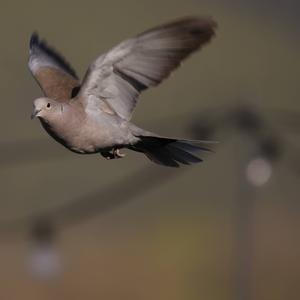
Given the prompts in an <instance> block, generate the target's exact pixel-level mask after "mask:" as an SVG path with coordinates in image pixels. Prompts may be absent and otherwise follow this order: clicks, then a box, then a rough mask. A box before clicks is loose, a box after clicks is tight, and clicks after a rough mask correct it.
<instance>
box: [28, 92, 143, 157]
mask: <svg viewBox="0 0 300 300" xmlns="http://www.w3.org/2000/svg"><path fill="white" fill-rule="evenodd" d="M33 116H34V117H38V118H39V119H40V121H41V124H42V126H43V127H44V128H45V130H46V131H47V132H48V133H49V134H50V135H51V136H52V137H53V138H54V139H55V140H57V141H58V142H59V143H61V144H62V145H64V146H65V147H66V148H68V149H70V150H71V151H73V152H76V153H81V154H92V153H97V152H105V151H110V150H112V149H113V148H116V147H117V148H123V147H126V146H130V145H133V144H134V143H136V142H137V141H138V138H136V137H135V136H134V135H133V134H132V130H135V131H136V132H138V131H139V132H140V133H142V132H143V130H142V129H140V130H138V127H136V126H134V125H133V124H131V123H130V122H127V121H125V120H122V119H121V118H120V117H118V116H116V115H108V114H104V115H103V117H102V118H99V116H98V114H95V112H94V111H91V112H90V113H89V112H85V110H84V108H83V107H82V105H80V102H76V101H73V102H70V103H59V102H56V101H54V100H51V99H48V98H39V99H36V100H35V101H34V109H33ZM145 133H146V131H145Z"/></svg>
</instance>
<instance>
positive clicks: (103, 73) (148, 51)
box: [28, 17, 216, 167]
mask: <svg viewBox="0 0 300 300" xmlns="http://www.w3.org/2000/svg"><path fill="white" fill-rule="evenodd" d="M215 28H216V23H215V22H214V21H213V20H212V19H211V18H198V17H188V18H184V19H181V20H177V21H174V22H171V23H167V24H164V25H161V26H158V27H155V28H153V29H150V30H148V31H145V32H143V33H141V34H139V35H137V36H136V37H134V38H131V39H127V40H125V41H123V42H122V43H120V44H119V45H117V46H116V47H114V48H113V49H111V50H110V51H108V52H107V53H105V54H102V55H100V56H99V57H98V58H97V59H96V60H95V61H94V62H93V63H92V64H91V65H90V67H89V68H88V70H87V72H86V75H85V76H84V79H83V81H82V82H80V81H79V79H78V77H77V75H76V73H75V71H74V70H73V69H72V67H71V66H70V65H69V64H68V63H67V62H66V60H65V59H64V58H63V57H62V56H60V55H59V54H58V53H57V52H56V51H54V50H53V49H51V48H50V47H49V46H48V45H47V44H46V43H45V42H44V41H40V39H39V37H38V35H37V34H36V33H34V34H33V35H32V37H31V40H30V55H29V63H28V65H29V69H30V70H31V72H32V74H33V76H34V77H35V79H36V80H37V82H38V84H39V85H40V87H41V89H42V90H43V92H44V94H45V97H43V98H39V99H36V100H35V101H34V109H33V113H32V117H38V118H39V120H40V121H41V124H42V125H43V127H44V128H45V130H46V131H47V132H48V133H49V134H50V135H51V136H52V137H53V138H54V139H56V140H57V141H58V142H60V143H61V144H62V145H64V146H65V147H67V148H68V149H70V150H71V151H74V152H77V153H82V154H86V153H101V154H102V155H103V156H104V157H105V158H107V159H114V158H120V157H123V156H124V154H121V153H120V149H122V148H128V149H131V150H134V151H138V152H142V153H144V154H145V155H146V156H147V157H148V158H150V159H151V160H152V161H154V162H156V163H158V164H161V165H166V166H171V167H178V166H179V164H191V163H196V162H200V161H202V160H201V159H200V158H198V157H197V156H196V155H195V153H196V152H201V151H208V150H209V149H208V148H207V147H206V143H205V142H203V141H190V140H178V139H172V138H165V137H161V136H159V135H156V134H154V133H151V132H149V131H145V130H143V129H141V128H139V127H137V126H135V125H134V124H133V123H131V122H130V119H131V116H132V113H133V110H134V108H135V105H136V102H137V100H138V97H139V94H140V93H141V92H142V91H143V90H145V89H147V88H148V87H151V86H156V85H158V84H159V83H160V82H162V81H163V80H164V79H165V78H167V77H168V76H169V75H170V73H171V72H172V71H173V70H174V69H176V68H177V67H178V66H179V65H180V62H181V61H182V60H183V59H185V58H186V57H188V56H189V55H190V54H191V53H192V52H194V51H196V50H198V49H200V48H201V47H202V46H203V45H204V44H206V43H208V42H209V41H210V40H211V38H212V37H213V36H214V34H215Z"/></svg>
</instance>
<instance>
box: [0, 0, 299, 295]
mask: <svg viewBox="0 0 300 300" xmlns="http://www.w3.org/2000/svg"><path fill="white" fill-rule="evenodd" d="M299 8H300V5H299V4H298V2H297V1H293V0H288V1H275V0H274V1H271V0H269V1H267V0H264V1H258V0H257V1H256V0H254V1H250V0H248V1H246V0H241V1H238V0H227V1H226V0H224V1H221V0H219V1H217V0H210V1H208V0H202V1H200V0H185V1H182V0H179V1H169V0H164V1H158V0H152V1H148V0H138V1H135V0H124V1H116V0H110V1H101V0H98V1H87V0H86V1H83V2H79V1H57V0H52V1H42V0H40V1H32V0H28V1H24V2H20V1H5V0H2V1H1V3H0V34H1V37H2V42H1V47H0V53H1V56H0V66H1V68H0V78H1V82H0V90H1V92H2V97H1V110H0V120H1V121H0V122H1V123H0V124H1V126H0V136H1V141H0V144H1V154H2V155H1V158H0V164H1V169H0V182H1V183H0V185H1V189H0V199H1V200H0V266H1V267H0V298H1V299H6V300H10V299H14V300H15V299H22V300H26V299H30V300H35V299H75V300H76V299H83V298H85V299H106V300H109V299H131V300H134V299H149V300H150V299H155V300H159V299H164V300H166V299H173V300H177V299H178V300H183V299H189V300H196V299H197V300H198V299H205V300H216V299H220V300H223V299H224V300H225V299H231V300H232V299H234V300H235V299H237V300H250V299H251V300H252V299H259V300H264V299H266V300H267V299H272V300H277V299H278V300H283V299H297V298H300V287H299V278H300V263H299V259H300V239H299V226H300V219H299V213H300V206H299V192H300V190H299V172H298V173H297V170H298V171H300V168H298V169H297V165H296V164H297V163H298V160H297V158H298V157H299V149H300V148H299V147H300V143H299V132H300V130H299V124H300V123H299V118H298V117H297V116H298V115H297V114H296V112H297V111H298V112H300V105H299V95H300V85H299V78H300V60H299V52H300V41H299V32H300V29H299V23H300V21H299V16H300V14H299ZM186 15H211V16H213V17H214V19H215V20H216V21H217V22H218V24H219V28H218V31H217V37H216V38H215V39H214V40H213V42H212V43H211V44H210V45H208V46H207V47H205V48H204V49H203V50H202V51H201V53H197V54H195V55H194V56H192V57H191V58H190V59H189V60H187V61H186V62H185V63H184V64H183V66H182V67H181V68H180V70H178V71H177V72H175V73H174V74H173V76H172V77H171V78H170V79H168V80H167V81H166V82H164V84H162V85H161V86H160V87H159V88H156V89H151V90H149V91H147V92H146V93H145V94H143V95H142V97H141V100H140V103H139V105H138V107H137V110H136V113H135V116H134V122H135V123H137V124H138V125H139V126H141V127H145V128H147V129H149V130H153V131H155V132H158V133H161V134H164V135H170V136H181V137H186V138H194V137H195V132H194V131H193V130H192V129H191V128H193V126H194V125H195V122H196V123H197V122H198V121H199V122H200V121H201V120H203V119H205V120H212V122H215V121H216V122H218V126H219V127H218V128H219V131H218V132H219V133H218V134H216V136H214V138H216V139H218V140H220V141H221V143H220V144H219V145H218V147H217V149H216V154H214V155H210V156H209V157H207V159H206V160H205V162H204V163H203V164H201V165H197V166H192V167H185V168H181V169H178V170H170V169H168V168H162V167H160V166H156V165H153V164H151V162H149V161H148V160H147V159H146V158H144V157H143V156H142V155H139V154H136V153H128V155H127V157H126V158H124V159H122V160H115V161H106V160H104V159H103V158H102V157H100V156H99V155H93V156H79V155H76V154H73V153H71V152H68V151H67V150H66V149H64V148H63V147H61V146H60V145H59V144H57V143H55V142H54V141H53V140H52V139H51V138H50V137H48V136H47V134H46V133H45V132H44V130H42V129H41V126H40V125H39V124H38V122H36V121H34V122H31V121H30V118H29V116H30V113H31V109H32V101H33V99H35V98H37V97H39V96H41V91H40V90H39V87H38V85H37V84H36V83H35V82H34V79H33V78H32V77H31V74H30V73H29V71H28V69H27V58H28V41H29V38H30V35H31V33H32V32H33V31H35V30H37V31H38V32H39V33H40V35H41V36H42V37H44V38H45V39H46V40H47V41H48V43H49V44H51V45H53V46H54V47H55V48H56V49H58V50H59V51H60V52H61V53H62V54H63V55H65V56H66V57H67V59H68V60H69V61H70V62H71V63H72V65H73V66H74V68H75V69H76V70H77V71H78V73H79V74H80V75H81V76H83V75H84V72H85V70H86V68H87V66H88V64H89V63H90V62H91V61H92V60H93V59H95V58H96V57H97V55H99V54H100V53H102V52H104V51H106V50H108V49H109V48H110V47H112V46H114V45H115V44H116V43H118V42H120V41H122V40H123V39H125V38H127V37H130V36H132V35H134V34H137V33H139V32H141V31H143V30H145V29H148V28H150V27H152V26H155V25H157V24H160V23H162V22H165V21H168V20H172V19H174V18H177V17H181V16H186ZM245 103H246V104H245ZM235 107H251V108H252V107H253V108H254V110H255V111H258V112H261V114H262V116H263V118H265V119H266V120H267V121H268V124H270V125H269V129H270V130H272V132H273V133H274V134H276V136H277V135H278V136H280V139H279V140H280V143H281V144H280V147H281V148H283V147H285V148H284V149H285V150H286V151H285V152H284V153H285V155H284V157H283V158H282V159H280V160H278V161H277V163H276V165H274V166H272V174H271V175H272V176H271V178H270V179H269V180H268V181H267V182H266V183H265V184H263V185H261V186H259V187H251V184H250V183H247V182H246V179H245V178H244V171H245V170H244V168H247V165H248V162H249V161H250V160H249V158H250V157H252V156H251V155H252V152H251V150H249V148H251V147H252V146H253V141H252V137H251V138H249V137H248V136H245V135H244V134H243V133H239V132H238V131H232V132H231V134H223V131H222V130H221V129H222V128H223V127H226V126H227V123H226V122H227V121H228V120H227V119H226V118H225V119H226V120H227V121H226V120H223V118H222V117H219V116H220V115H222V113H223V111H227V110H231V109H233V110H234V109H235ZM289 112H292V113H293V114H292V115H291V114H290V113H289ZM291 116H292V117H291ZM222 120H223V121H224V124H222V122H223V121H222ZM296 125H297V126H298V127H297V128H296ZM295 128H296V129H295ZM297 130H298V131H297ZM198 137H199V136H198ZM248 145H250V146H249V147H248ZM281 148H280V149H281ZM248 160H249V161H248ZM298 167H299V165H298Z"/></svg>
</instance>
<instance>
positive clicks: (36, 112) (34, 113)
mask: <svg viewBox="0 0 300 300" xmlns="http://www.w3.org/2000/svg"><path fill="white" fill-rule="evenodd" d="M40 111H41V109H36V108H34V109H33V112H32V114H31V120H32V119H33V118H35V117H36V116H37V114H38V113H39V112H40Z"/></svg>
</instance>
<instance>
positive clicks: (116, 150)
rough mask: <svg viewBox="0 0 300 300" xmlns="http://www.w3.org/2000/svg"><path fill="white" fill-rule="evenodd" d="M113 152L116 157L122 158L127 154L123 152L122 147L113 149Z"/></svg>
mask: <svg viewBox="0 0 300 300" xmlns="http://www.w3.org/2000/svg"><path fill="white" fill-rule="evenodd" d="M113 154H114V156H115V158H122V157H125V156H126V154H125V153H121V151H120V149H115V150H114V151H113Z"/></svg>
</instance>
